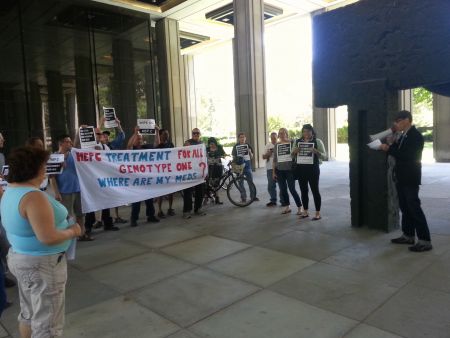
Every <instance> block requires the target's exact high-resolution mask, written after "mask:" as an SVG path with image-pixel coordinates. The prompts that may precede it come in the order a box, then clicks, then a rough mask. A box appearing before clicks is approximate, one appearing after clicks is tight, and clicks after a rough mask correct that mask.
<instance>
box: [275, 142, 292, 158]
mask: <svg viewBox="0 0 450 338" xmlns="http://www.w3.org/2000/svg"><path fill="white" fill-rule="evenodd" d="M277 162H278V163H281V162H292V157H291V144H290V143H282V144H277Z"/></svg>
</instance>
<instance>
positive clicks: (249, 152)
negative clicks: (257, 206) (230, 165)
mask: <svg viewBox="0 0 450 338" xmlns="http://www.w3.org/2000/svg"><path fill="white" fill-rule="evenodd" d="M231 155H233V162H235V163H236V164H245V167H244V175H245V176H246V177H247V178H248V179H249V180H250V181H251V182H252V183H253V174H252V161H251V160H252V158H253V148H252V146H251V145H250V144H248V143H247V137H246V136H245V133H242V132H240V133H239V134H238V143H236V144H235V145H234V147H233V150H232V151H231ZM253 200H254V201H259V198H258V197H256V196H255V198H254V199H253Z"/></svg>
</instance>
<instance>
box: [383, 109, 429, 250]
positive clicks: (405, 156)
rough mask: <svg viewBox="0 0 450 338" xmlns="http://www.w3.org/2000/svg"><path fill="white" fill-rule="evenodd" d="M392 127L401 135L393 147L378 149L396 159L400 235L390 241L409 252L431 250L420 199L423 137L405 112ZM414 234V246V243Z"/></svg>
mask: <svg viewBox="0 0 450 338" xmlns="http://www.w3.org/2000/svg"><path fill="white" fill-rule="evenodd" d="M394 126H395V129H396V130H398V131H400V132H402V135H401V136H400V137H399V138H398V139H397V141H396V142H395V143H393V144H392V145H390V146H389V145H388V144H382V145H381V146H380V149H381V150H383V151H385V152H387V153H388V154H389V155H392V156H393V157H394V158H395V167H394V174H395V180H396V187H397V193H398V200H399V205H400V210H401V212H402V231H403V234H402V236H400V237H398V238H394V239H392V240H391V242H392V243H394V244H410V245H412V246H410V247H409V250H410V251H413V252H423V251H429V250H431V249H433V246H432V245H431V236H430V230H429V228H428V223H427V220H426V218H425V214H424V213H423V210H422V207H421V202H420V199H419V185H420V184H421V179H422V163H421V161H422V151H423V145H424V140H423V136H422V134H421V133H420V132H419V131H418V130H417V129H416V127H415V126H414V125H413V124H412V114H411V113H410V112H409V111H407V110H402V111H400V112H398V113H397V115H396V117H395V123H394ZM416 234H417V238H418V241H417V243H415V237H416ZM414 243H415V244H414ZM413 244H414V245H413Z"/></svg>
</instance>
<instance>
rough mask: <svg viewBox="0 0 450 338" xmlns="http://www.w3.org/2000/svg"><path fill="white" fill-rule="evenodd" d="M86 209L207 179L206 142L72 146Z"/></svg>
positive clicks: (160, 193)
mask: <svg viewBox="0 0 450 338" xmlns="http://www.w3.org/2000/svg"><path fill="white" fill-rule="evenodd" d="M72 155H73V158H74V160H75V167H76V170H77V174H78V179H79V181H80V189H81V205H82V209H83V213H87V212H91V211H97V210H102V209H108V208H113V207H118V206H122V205H125V204H128V203H134V202H139V201H144V200H146V199H149V198H154V197H159V196H164V195H167V194H170V193H173V192H176V191H179V190H183V189H186V188H190V187H193V186H196V185H198V184H201V183H203V182H204V180H205V177H206V175H208V165H207V161H206V149H205V145H204V144H199V145H195V146H188V147H180V148H166V149H141V150H108V151H104V150H86V149H76V148H72Z"/></svg>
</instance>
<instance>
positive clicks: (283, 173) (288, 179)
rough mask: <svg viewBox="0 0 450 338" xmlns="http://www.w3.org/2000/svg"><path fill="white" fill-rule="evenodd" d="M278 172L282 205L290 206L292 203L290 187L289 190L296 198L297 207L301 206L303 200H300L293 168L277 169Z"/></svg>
mask: <svg viewBox="0 0 450 338" xmlns="http://www.w3.org/2000/svg"><path fill="white" fill-rule="evenodd" d="M276 172H277V181H278V185H279V187H280V200H281V205H282V206H288V205H289V204H290V202H289V194H288V192H287V190H288V188H289V191H290V193H291V195H292V197H293V198H294V201H295V204H296V205H297V208H300V207H301V206H302V202H301V201H300V196H299V195H298V193H297V190H295V179H294V174H293V173H292V171H291V170H277V171H276Z"/></svg>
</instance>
